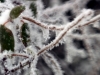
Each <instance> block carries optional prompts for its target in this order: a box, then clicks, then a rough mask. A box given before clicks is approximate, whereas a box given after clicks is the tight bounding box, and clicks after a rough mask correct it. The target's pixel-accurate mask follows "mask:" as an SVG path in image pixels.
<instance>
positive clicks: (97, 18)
mask: <svg viewBox="0 0 100 75" xmlns="http://www.w3.org/2000/svg"><path fill="white" fill-rule="evenodd" d="M23 19H25V20H28V21H30V22H32V23H35V24H36V25H38V26H40V27H43V28H45V29H50V30H63V29H64V26H55V25H46V24H43V23H41V22H39V21H36V20H34V19H31V18H28V17H23ZM99 19H100V15H97V16H95V17H94V18H92V19H91V20H90V21H88V22H86V23H84V24H82V25H79V27H81V26H86V25H89V24H92V23H94V22H96V21H98V20H99Z"/></svg>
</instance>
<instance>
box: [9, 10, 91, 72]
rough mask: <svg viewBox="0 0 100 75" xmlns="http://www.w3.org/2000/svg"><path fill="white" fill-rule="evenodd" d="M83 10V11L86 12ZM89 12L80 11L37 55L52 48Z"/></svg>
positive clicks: (27, 61)
mask: <svg viewBox="0 0 100 75" xmlns="http://www.w3.org/2000/svg"><path fill="white" fill-rule="evenodd" d="M87 11H88V10H87ZM87 11H85V12H87ZM90 13H91V11H88V12H87V13H84V12H83V13H82V14H80V15H79V16H78V17H77V18H75V20H74V21H72V22H71V23H69V24H68V25H66V26H65V28H64V29H63V30H62V31H61V32H60V33H59V35H58V36H57V37H56V38H55V40H54V41H53V42H51V43H50V44H48V45H46V46H45V47H44V48H42V49H41V50H40V51H39V52H38V53H37V56H40V55H41V54H43V53H44V52H45V51H47V50H49V49H50V48H53V47H54V46H55V45H56V44H58V43H59V41H60V40H61V39H62V38H63V36H64V35H65V34H66V33H67V32H68V31H69V30H70V29H72V28H73V27H75V26H76V25H77V24H78V23H79V22H80V21H81V20H82V19H83V18H84V17H86V16H89V15H90ZM30 60H31V61H33V60H34V57H32V58H28V59H27V60H25V62H22V63H20V64H18V66H15V67H14V68H13V69H11V70H10V71H9V73H10V72H15V71H16V70H18V69H20V68H23V67H24V66H26V65H28V64H30Z"/></svg>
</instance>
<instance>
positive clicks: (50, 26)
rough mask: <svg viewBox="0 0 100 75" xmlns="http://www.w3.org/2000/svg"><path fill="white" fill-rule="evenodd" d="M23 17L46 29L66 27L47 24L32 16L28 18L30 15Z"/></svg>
mask: <svg viewBox="0 0 100 75" xmlns="http://www.w3.org/2000/svg"><path fill="white" fill-rule="evenodd" d="M23 19H25V20H28V21H30V22H32V23H35V24H36V25H38V26H40V27H42V28H45V29H50V30H63V28H64V27H62V26H55V25H46V24H43V23H41V22H39V21H37V20H33V19H31V18H28V17H23Z"/></svg>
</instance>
